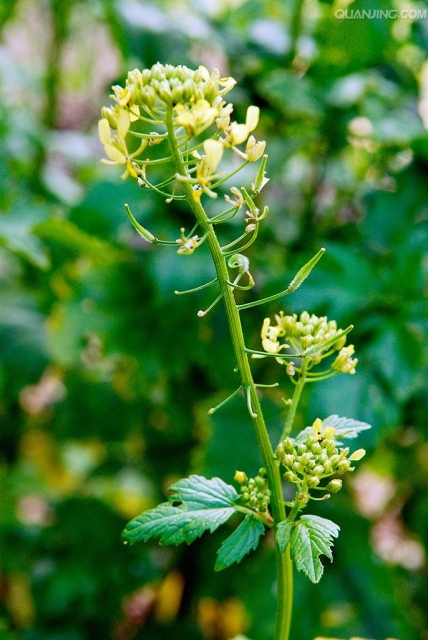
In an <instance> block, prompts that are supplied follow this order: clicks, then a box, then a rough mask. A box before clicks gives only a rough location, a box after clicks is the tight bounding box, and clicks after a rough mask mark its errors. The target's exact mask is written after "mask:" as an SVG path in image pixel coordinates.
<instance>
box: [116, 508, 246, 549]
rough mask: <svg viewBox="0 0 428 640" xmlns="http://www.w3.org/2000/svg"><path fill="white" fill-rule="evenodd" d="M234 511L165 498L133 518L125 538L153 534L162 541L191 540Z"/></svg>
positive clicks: (138, 538) (144, 538)
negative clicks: (191, 505)
mask: <svg viewBox="0 0 428 640" xmlns="http://www.w3.org/2000/svg"><path fill="white" fill-rule="evenodd" d="M233 513H235V510H234V509H233V507H221V508H217V509H203V508H202V509H194V510H187V509H183V508H182V507H173V506H172V505H170V504H169V503H168V502H164V503H163V504H160V505H158V506H157V507H156V508H155V509H150V510H149V511H145V512H144V513H142V514H141V515H140V516H138V517H137V518H134V519H133V520H131V522H129V523H128V524H127V526H126V528H125V530H124V532H123V533H122V539H123V540H124V542H129V543H130V544H134V543H135V542H140V541H143V542H146V541H147V540H149V539H150V538H159V542H160V543H161V544H175V545H177V544H181V543H182V542H186V543H187V544H190V543H191V542H193V541H194V540H196V538H199V537H200V536H201V535H202V534H203V533H204V531H210V532H211V533H212V532H213V531H215V530H216V529H217V528H218V527H219V526H220V525H222V524H224V523H225V522H226V521H227V520H229V518H230V517H231V516H232V515H233Z"/></svg>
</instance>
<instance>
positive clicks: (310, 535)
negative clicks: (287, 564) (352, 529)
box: [291, 515, 339, 583]
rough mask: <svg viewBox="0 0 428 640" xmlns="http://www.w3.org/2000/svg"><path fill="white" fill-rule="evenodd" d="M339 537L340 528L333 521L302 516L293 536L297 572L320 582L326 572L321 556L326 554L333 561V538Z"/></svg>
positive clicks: (296, 524)
mask: <svg viewBox="0 0 428 640" xmlns="http://www.w3.org/2000/svg"><path fill="white" fill-rule="evenodd" d="M338 535H339V527H338V525H337V524H335V523H334V522H331V520H327V519H326V518H320V517H319V516H313V515H306V516H302V517H301V519H300V520H299V521H298V522H296V523H295V526H294V528H293V531H292V534H291V556H292V558H293V560H294V562H295V564H296V568H297V570H298V571H303V573H304V574H305V575H306V576H307V577H308V578H309V579H310V580H311V581H312V582H315V583H316V582H319V581H320V579H321V576H322V574H323V571H324V567H323V565H322V563H321V560H320V559H319V556H320V555H321V554H324V555H325V556H327V557H328V558H329V559H330V560H332V554H331V547H332V546H333V538H337V536H338Z"/></svg>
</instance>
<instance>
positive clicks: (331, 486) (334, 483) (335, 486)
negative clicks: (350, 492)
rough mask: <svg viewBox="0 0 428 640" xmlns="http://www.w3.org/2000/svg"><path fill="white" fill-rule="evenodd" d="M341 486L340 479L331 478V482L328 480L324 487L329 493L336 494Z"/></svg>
mask: <svg viewBox="0 0 428 640" xmlns="http://www.w3.org/2000/svg"><path fill="white" fill-rule="evenodd" d="M342 484H343V483H342V480H340V478H333V480H330V482H329V483H328V485H327V486H326V489H327V491H331V493H336V492H337V491H340V489H341V488H342Z"/></svg>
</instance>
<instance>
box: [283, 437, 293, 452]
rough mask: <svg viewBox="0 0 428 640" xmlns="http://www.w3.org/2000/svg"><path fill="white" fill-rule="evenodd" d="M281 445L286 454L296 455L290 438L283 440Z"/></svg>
mask: <svg viewBox="0 0 428 640" xmlns="http://www.w3.org/2000/svg"><path fill="white" fill-rule="evenodd" d="M283 445H284V450H285V451H286V452H287V453H292V454H295V453H296V450H295V449H294V443H293V441H292V439H291V438H285V440H283Z"/></svg>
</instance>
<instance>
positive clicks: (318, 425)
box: [312, 418, 322, 438]
mask: <svg viewBox="0 0 428 640" xmlns="http://www.w3.org/2000/svg"><path fill="white" fill-rule="evenodd" d="M312 433H313V434H314V438H319V437H320V435H321V433H322V420H320V418H317V419H316V420H315V422H314V423H313V425H312Z"/></svg>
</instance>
